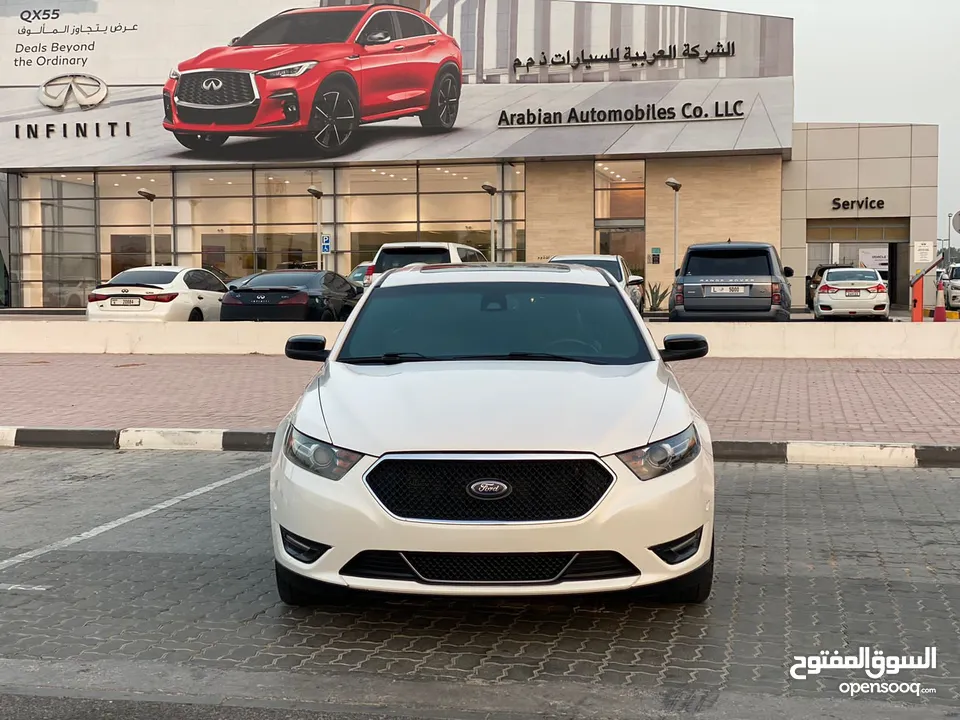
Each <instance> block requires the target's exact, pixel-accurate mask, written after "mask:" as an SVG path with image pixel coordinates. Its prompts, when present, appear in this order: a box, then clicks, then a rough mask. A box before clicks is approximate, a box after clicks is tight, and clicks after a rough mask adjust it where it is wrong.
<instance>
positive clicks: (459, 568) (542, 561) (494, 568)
mask: <svg viewBox="0 0 960 720" xmlns="http://www.w3.org/2000/svg"><path fill="white" fill-rule="evenodd" d="M573 555H574V554H573V553H420V552H416V553H405V556H406V558H407V560H408V561H409V562H410V564H411V565H412V566H413V568H414V570H416V571H417V573H418V574H419V575H420V577H422V578H423V579H424V580H426V581H427V582H443V583H457V582H464V583H542V582H551V581H553V580H556V579H557V578H559V577H560V574H561V573H562V572H563V569H564V568H565V567H566V566H567V565H568V564H569V563H570V561H571V560H572V559H573Z"/></svg>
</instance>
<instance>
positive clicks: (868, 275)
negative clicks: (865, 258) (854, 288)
mask: <svg viewBox="0 0 960 720" xmlns="http://www.w3.org/2000/svg"><path fill="white" fill-rule="evenodd" d="M823 279H824V280H832V281H833V282H865V281H870V280H879V279H880V275H879V274H878V273H877V271H876V270H856V269H854V270H827V272H826V274H825V275H824V276H823Z"/></svg>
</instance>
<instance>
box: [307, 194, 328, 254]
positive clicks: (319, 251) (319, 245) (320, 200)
mask: <svg viewBox="0 0 960 720" xmlns="http://www.w3.org/2000/svg"><path fill="white" fill-rule="evenodd" d="M307 192H308V193H310V195H311V196H313V197H314V198H315V199H316V201H317V267H318V268H319V269H320V270H326V269H327V259H326V258H325V257H324V256H323V190H321V189H320V188H318V187H317V186H316V185H311V186H310V187H308V188H307Z"/></svg>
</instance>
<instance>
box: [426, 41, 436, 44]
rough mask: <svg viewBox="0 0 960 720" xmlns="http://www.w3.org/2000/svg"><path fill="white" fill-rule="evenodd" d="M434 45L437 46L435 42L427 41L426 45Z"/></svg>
mask: <svg viewBox="0 0 960 720" xmlns="http://www.w3.org/2000/svg"><path fill="white" fill-rule="evenodd" d="M436 44H437V41H436V40H427V45H436Z"/></svg>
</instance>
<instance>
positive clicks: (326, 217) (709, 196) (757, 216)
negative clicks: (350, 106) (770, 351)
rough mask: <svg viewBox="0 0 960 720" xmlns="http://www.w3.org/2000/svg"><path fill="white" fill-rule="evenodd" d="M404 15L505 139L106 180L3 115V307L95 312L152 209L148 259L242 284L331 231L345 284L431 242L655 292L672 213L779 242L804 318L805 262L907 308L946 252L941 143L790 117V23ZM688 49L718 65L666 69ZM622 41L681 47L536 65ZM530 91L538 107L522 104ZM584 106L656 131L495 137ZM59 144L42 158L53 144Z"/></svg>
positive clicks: (205, 165) (134, 250)
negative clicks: (617, 258) (533, 119)
mask: <svg viewBox="0 0 960 720" xmlns="http://www.w3.org/2000/svg"><path fill="white" fill-rule="evenodd" d="M321 4H327V3H321ZM329 4H343V3H335V2H330V3H329ZM404 4H406V5H408V6H412V7H415V8H417V9H420V10H422V11H424V12H425V13H426V14H427V15H429V16H430V17H431V18H432V19H433V20H434V21H435V22H436V23H437V24H438V26H439V27H440V28H442V29H444V30H445V31H446V32H448V33H450V34H452V35H454V36H455V37H457V38H458V40H459V42H460V45H461V46H462V47H463V48H464V56H463V65H464V68H463V76H464V77H463V79H464V90H463V99H462V103H463V104H464V106H466V103H467V100H468V99H469V98H480V99H482V100H483V102H484V105H485V106H486V108H487V111H486V116H485V117H486V119H485V120H483V122H487V123H488V127H487V129H486V130H485V131H484V132H485V133H486V135H487V136H488V137H490V138H494V140H491V141H490V142H488V143H486V144H484V143H474V144H473V145H471V146H468V147H464V146H460V147H458V146H457V145H456V144H455V143H453V142H452V139H454V138H455V137H456V131H455V132H453V133H451V134H449V135H447V136H444V137H443V139H442V142H436V141H435V142H432V143H431V142H429V141H428V142H427V143H426V144H425V145H421V146H419V149H418V150H417V152H416V153H413V152H410V153H406V154H404V153H403V152H397V153H395V155H396V157H389V154H383V153H381V155H380V157H384V158H385V159H384V160H381V161H378V160H377V153H376V148H373V149H368V150H363V149H362V150H360V151H358V152H356V153H353V154H352V155H351V156H349V157H346V158H336V159H333V160H329V161H324V162H317V161H306V160H302V159H298V158H290V157H286V158H283V159H282V160H281V161H277V162H261V161H249V162H247V161H243V160H236V159H230V160H229V161H217V160H216V159H215V158H214V159H205V158H199V159H198V158H191V159H190V160H189V162H185V161H180V160H177V161H168V162H164V161H162V160H155V159H150V160H149V161H148V162H145V163H141V164H129V163H128V164H124V163H122V162H116V163H111V164H101V161H100V160H98V159H97V157H96V153H93V154H91V153H88V152H85V147H86V146H84V145H82V144H80V143H78V142H75V141H74V142H73V147H74V148H75V153H76V158H77V162H74V163H71V161H70V159H69V158H70V152H71V151H70V145H69V144H70V143H71V140H70V139H69V138H63V137H60V138H41V139H40V140H37V141H32V142H33V145H32V146H30V148H32V149H30V148H26V149H25V148H24V141H22V140H17V141H14V140H12V139H11V137H12V134H13V130H12V127H11V126H12V125H13V124H14V120H12V119H10V118H9V117H5V118H2V120H3V124H4V126H5V127H4V128H3V132H4V135H5V139H3V140H2V143H3V144H0V165H2V166H3V167H4V168H5V169H4V170H3V171H2V172H3V174H2V175H0V192H2V197H0V215H2V221H0V256H2V270H0V306H6V307H24V308H39V307H47V308H64V307H82V306H84V305H85V304H86V294H87V292H89V291H90V289H91V288H92V287H93V286H94V285H96V284H97V283H98V282H101V281H105V280H107V279H109V278H110V277H111V276H112V275H114V274H116V273H117V272H119V271H121V270H124V269H126V268H130V267H136V266H140V265H146V264H149V261H150V238H151V210H152V212H153V226H152V227H153V230H152V232H153V238H154V241H155V248H156V257H157V262H158V263H161V264H163V263H173V264H178V265H193V266H199V265H205V266H214V267H217V268H219V269H220V270H222V271H223V272H224V273H226V274H227V275H229V276H230V277H239V276H244V275H248V274H251V273H253V272H256V271H258V270H266V269H272V268H275V267H277V266H280V265H282V264H285V263H294V262H308V261H316V260H317V259H318V254H319V250H320V237H319V236H320V235H321V234H324V235H329V236H331V238H332V242H331V246H332V247H331V254H330V256H329V257H325V258H324V262H325V263H327V266H328V267H335V268H336V269H337V270H338V271H339V272H341V273H344V274H346V273H349V272H350V270H351V269H352V268H353V267H354V266H355V265H356V264H357V263H359V262H362V261H368V260H370V259H372V258H373V256H374V254H375V253H376V251H377V249H378V248H379V247H380V245H381V244H383V243H386V242H412V241H439V242H455V243H463V244H467V245H472V246H474V247H476V248H478V249H479V250H481V251H482V252H483V253H484V254H486V255H487V257H489V258H491V259H497V260H506V261H526V262H531V261H542V260H546V259H548V258H549V257H550V256H552V255H555V254H567V253H612V254H620V255H623V256H624V258H625V259H626V261H627V264H628V265H629V266H630V267H631V268H633V269H634V270H635V272H637V273H638V274H641V275H643V276H644V277H645V278H646V279H647V283H648V285H655V284H657V283H660V284H661V285H662V286H663V287H666V286H667V285H668V284H669V283H670V282H671V280H672V277H673V269H674V267H675V256H674V230H675V223H674V217H675V210H676V209H677V207H679V225H678V226H677V230H678V236H679V244H680V252H681V254H682V252H683V249H684V248H685V247H686V246H688V245H690V244H693V243H702V242H716V241H726V240H728V239H732V240H734V241H756V242H769V243H772V244H774V245H775V246H776V247H777V248H778V249H779V251H780V253H781V257H782V259H783V263H784V264H785V265H787V266H791V267H793V268H794V270H795V273H796V275H795V277H794V278H793V280H792V283H793V291H794V295H793V296H794V303H795V304H802V303H803V283H804V275H805V274H808V273H809V272H811V271H812V269H813V268H814V267H815V266H816V265H818V264H821V263H828V262H840V263H852V264H857V263H859V262H860V261H861V258H862V257H863V254H862V253H861V251H864V250H867V251H871V252H872V253H873V256H874V257H879V256H882V257H883V260H882V262H885V263H887V267H888V271H889V275H890V282H891V286H892V292H893V295H894V298H893V300H894V302H895V303H906V302H907V295H908V292H909V289H908V288H909V278H910V277H911V276H912V275H913V273H914V272H915V271H916V270H917V269H918V268H921V267H925V266H926V265H927V264H929V260H928V259H927V256H926V255H925V254H924V252H920V249H921V248H926V247H928V246H934V247H935V244H936V238H937V235H938V233H937V230H938V212H937V181H938V128H937V127H936V126H934V125H921V124H914V125H911V124H887V125H879V124H865V123H859V124H858V123H852V124H814V123H797V122H795V118H794V111H793V77H792V75H793V23H792V21H791V20H789V19H785V18H775V17H761V16H755V15H740V14H736V13H728V12H719V11H707V10H696V9H691V8H680V7H672V6H639V5H638V6H630V5H613V4H611V5H607V4H603V3H586V2H577V3H574V2H558V1H555V2H550V0H486V2H483V1H482V0H481V2H480V3H479V4H478V3H475V2H471V3H467V2H461V1H457V2H454V1H451V0H448V1H447V2H437V1H436V0H433V1H432V2H430V1H428V0H420V1H417V0H411V1H410V2H406V3H404ZM471 12H472V13H479V15H478V16H477V17H471V16H470V13H471ZM568 16H569V17H568ZM503 27H507V31H505V32H504V31H502V30H503ZM478 28H479V30H478ZM510 28H512V29H513V30H512V31H510ZM693 42H702V43H703V44H704V45H705V46H707V47H711V48H713V47H714V46H716V47H718V48H720V49H721V50H724V49H725V50H724V51H723V52H717V53H716V56H714V57H710V58H706V57H704V58H703V59H696V58H683V57H677V54H678V53H677V52H676V48H684V46H685V44H687V46H688V47H689V44H690V43H693ZM731 43H735V51H733V52H731ZM629 45H635V46H637V47H638V48H639V47H640V46H644V47H646V48H648V49H649V48H651V47H652V48H655V49H657V50H659V49H661V48H668V50H667V53H666V55H665V56H664V55H661V57H659V58H656V57H653V62H652V63H649V64H648V63H647V62H645V61H641V62H640V63H636V62H631V61H630V60H627V61H626V62H623V63H614V62H611V61H610V59H609V58H607V59H606V60H604V61H603V62H600V61H599V60H597V62H596V63H594V64H592V66H591V67H588V68H584V67H572V66H571V65H570V64H559V63H558V64H557V65H551V64H544V63H540V62H539V61H538V60H536V59H534V60H532V61H531V62H529V63H528V62H527V56H528V55H529V56H531V57H533V58H539V57H540V56H541V52H542V53H543V54H544V55H545V56H547V55H549V56H553V55H555V54H559V55H563V54H564V53H567V51H568V50H569V49H571V48H575V51H574V52H579V51H580V49H581V48H582V47H585V46H589V47H590V48H602V49H603V52H604V53H607V52H608V50H607V47H608V46H609V47H610V48H611V50H610V51H609V52H610V53H611V54H612V53H613V50H612V49H613V48H619V47H622V46H629ZM670 48H674V49H673V50H670ZM590 52H594V51H593V50H590ZM597 52H599V50H597ZM617 52H618V53H619V51H617ZM645 52H646V51H645ZM652 55H655V54H652ZM515 60H517V61H519V62H515ZM531 64H532V65H533V67H530V65H531ZM517 65H520V66H521V67H517ZM638 65H639V67H638ZM478 68H479V70H478ZM533 84H541V86H543V87H544V89H543V90H541V91H538V92H540V93H541V95H538V96H536V97H535V99H533V100H531V99H530V98H531V97H532V96H531V94H530V93H531V92H532V91H531V87H533ZM584 88H586V89H584ZM20 90H23V89H22V88H21V89H20ZM155 90H156V92H157V93H159V88H155ZM32 91H33V92H35V91H36V88H35V87H34V88H33V90H32ZM471 93H472V94H471ZM564 93H566V95H565V94H564ZM571 94H572V95H576V97H575V98H573V99H571ZM688 102H693V103H694V104H697V105H699V106H701V107H707V108H710V109H713V110H715V111H717V112H721V108H723V110H722V112H723V113H724V114H725V115H726V117H724V118H723V119H719V118H715V119H716V122H708V121H705V120H699V121H698V120H692V119H691V120H690V121H688V122H685V121H684V120H683V117H680V118H666V119H664V121H663V122H656V120H657V119H659V118H658V117H657V107H658V106H659V108H673V107H675V108H683V107H684V106H685V105H686V104H687V103H688ZM584 103H586V105H585V104H584ZM649 103H653V105H654V107H652V108H650V107H649ZM737 103H740V104H739V105H737ZM587 105H589V106H590V107H593V108H596V107H624V108H636V109H637V110H638V111H639V109H640V108H643V107H647V108H648V110H652V112H650V113H648V114H650V115H652V116H653V118H652V121H649V122H647V121H644V122H629V121H627V119H626V118H625V117H624V116H622V115H620V116H617V118H616V119H615V121H612V122H611V121H609V120H608V121H606V122H604V121H600V120H599V119H598V118H597V117H596V114H595V115H594V117H593V118H591V119H588V120H587V121H586V122H576V123H566V122H565V123H563V124H561V125H559V126H556V127H543V123H541V122H537V123H534V124H531V125H530V126H523V127H518V126H516V125H512V126H507V127H504V126H503V114H504V113H507V114H510V113H517V114H524V113H525V111H526V110H527V109H528V108H531V107H532V108H534V109H536V108H537V107H548V108H549V107H559V108H566V107H568V106H569V107H586V106H587ZM98 110H99V109H98ZM462 112H466V107H464V109H463V110H462ZM738 113H739V114H738ZM681 114H682V115H683V116H684V117H685V116H686V114H685V113H681ZM611 117H612V116H611ZM854 120H857V119H854ZM860 120H869V118H860ZM17 122H20V121H17ZM477 122H481V121H480V120H478V121H477ZM388 125H389V123H387V124H383V126H384V127H387V126H388ZM364 132H371V133H373V132H386V130H379V129H377V130H375V129H373V126H371V130H365V131H364ZM14 142H17V143H19V144H18V145H17V146H16V147H17V153H15V154H19V155H21V156H22V155H24V153H26V152H30V153H33V154H34V155H35V157H36V163H35V164H34V165H31V164H30V161H29V160H27V161H23V160H19V161H17V163H16V167H12V166H11V164H10V162H8V159H9V157H10V154H9V153H5V152H4V147H5V146H11V147H13V146H12V145H11V143H14ZM230 142H231V143H238V142H247V143H258V142H263V141H261V140H231V141H230ZM57 143H59V145H57V147H58V148H59V149H60V150H59V151H58V154H57V153H55V154H53V155H52V157H54V158H55V159H53V160H51V159H49V158H50V157H51V155H49V154H47V153H46V152H45V147H46V146H48V145H51V144H57ZM431 146H432V147H434V148H436V150H435V155H431V154H430V153H431V150H430V148H431ZM228 147H229V144H228ZM471 148H472V149H471ZM477 152H488V153H489V154H487V155H486V156H478V155H476V153H477ZM81 158H82V161H81ZM53 163H56V165H54V164H53ZM671 179H675V180H676V181H677V182H679V183H680V185H681V189H680V191H679V195H677V192H676V191H675V190H674V189H673V188H672V187H670V186H668V185H667V181H668V180H671ZM484 186H487V188H486V189H485V188H484ZM308 188H314V189H315V190H316V189H320V190H321V191H322V193H323V197H322V198H317V197H315V194H316V193H315V194H314V195H311V194H310V193H308V191H307V189H308ZM142 189H147V190H149V192H150V193H152V194H153V195H155V199H153V200H152V202H151V201H150V200H147V199H145V198H144V197H142V196H141V195H140V194H138V193H139V191H140V190H142ZM491 191H492V193H493V194H491ZM491 239H493V245H494V247H493V248H491ZM918 244H919V245H918Z"/></svg>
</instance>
